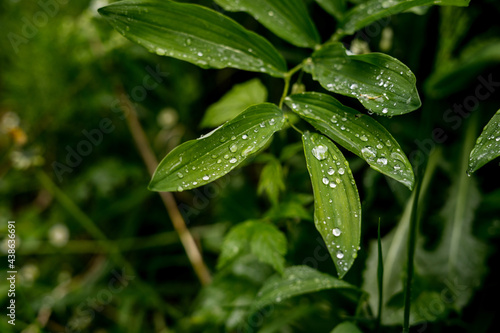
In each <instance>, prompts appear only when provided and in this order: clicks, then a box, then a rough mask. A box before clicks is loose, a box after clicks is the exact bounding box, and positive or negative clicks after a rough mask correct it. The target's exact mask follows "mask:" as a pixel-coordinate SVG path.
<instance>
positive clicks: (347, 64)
mask: <svg viewBox="0 0 500 333" xmlns="http://www.w3.org/2000/svg"><path fill="white" fill-rule="evenodd" d="M304 69H305V71H307V72H309V73H312V75H313V78H314V79H315V80H317V81H319V83H320V84H321V85H322V86H323V88H325V89H326V90H328V91H331V92H335V93H338V94H342V95H345V96H350V97H354V98H356V99H358V100H359V101H360V102H361V104H363V106H364V107H366V108H367V109H368V110H370V111H373V112H375V113H378V114H381V115H385V116H395V115H401V114H405V113H408V112H411V111H414V110H416V109H418V108H419V107H420V105H421V102H420V97H419V96H418V92H417V88H416V86H415V83H416V79H415V75H413V73H412V72H411V70H410V69H409V68H408V67H406V66H405V65H404V64H403V63H402V62H400V61H399V60H397V59H395V58H393V57H391V56H388V55H386V54H383V53H369V54H362V55H349V54H348V52H347V51H346V49H345V48H344V46H343V45H342V44H341V43H331V44H327V45H325V46H324V47H323V48H321V49H320V50H318V51H316V52H314V53H313V55H312V60H311V61H310V62H308V63H307V64H306V66H305V67H304Z"/></svg>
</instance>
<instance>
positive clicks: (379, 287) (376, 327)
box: [375, 218, 384, 332]
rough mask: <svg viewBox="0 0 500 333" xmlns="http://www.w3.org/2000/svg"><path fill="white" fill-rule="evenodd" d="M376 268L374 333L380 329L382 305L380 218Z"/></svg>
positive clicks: (382, 268)
mask: <svg viewBox="0 0 500 333" xmlns="http://www.w3.org/2000/svg"><path fill="white" fill-rule="evenodd" d="M377 244H378V267H377V283H378V314H377V322H376V325H375V332H378V331H379V329H380V322H381V321H382V305H383V304H384V303H383V295H384V258H383V256H382V237H381V235H380V218H379V219H378V239H377Z"/></svg>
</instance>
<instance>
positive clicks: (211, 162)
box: [149, 103, 284, 192]
mask: <svg viewBox="0 0 500 333" xmlns="http://www.w3.org/2000/svg"><path fill="white" fill-rule="evenodd" d="M283 123H284V117H283V113H282V112H281V110H280V109H278V107H277V106H276V105H274V104H270V103H264V104H257V105H253V106H251V107H249V108H248V109H246V110H245V111H244V112H242V113H241V114H240V115H238V116H237V117H236V118H234V119H233V120H231V121H230V122H227V123H225V124H224V125H222V126H221V127H219V128H217V129H215V130H213V131H212V132H210V133H208V134H206V135H204V136H202V137H200V138H199V139H197V140H191V141H188V142H185V143H183V144H181V145H180V146H178V147H176V148H175V149H174V150H172V151H171V152H170V153H169V154H168V155H167V156H166V157H165V158H164V159H163V161H161V162H160V165H158V168H157V169H156V171H155V173H154V175H153V179H152V180H151V183H150V184H149V189H150V190H152V191H164V192H169V191H182V190H187V189H192V188H196V187H199V186H202V185H205V184H208V183H210V182H212V181H214V180H215V179H217V178H220V177H222V176H224V175H225V174H227V173H228V172H230V171H231V170H233V169H234V168H236V166H238V165H239V164H240V163H241V162H243V160H244V159H245V158H246V157H247V156H248V155H250V154H252V153H255V152H256V151H258V150H259V149H260V148H262V147H263V146H264V145H265V144H266V142H267V141H268V140H269V139H270V138H271V136H272V135H273V133H274V132H276V131H278V130H280V129H281V127H282V126H283Z"/></svg>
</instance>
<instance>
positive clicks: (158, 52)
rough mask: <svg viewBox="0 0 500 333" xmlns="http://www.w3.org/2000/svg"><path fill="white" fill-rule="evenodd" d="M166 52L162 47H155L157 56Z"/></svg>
mask: <svg viewBox="0 0 500 333" xmlns="http://www.w3.org/2000/svg"><path fill="white" fill-rule="evenodd" d="M166 53H167V52H166V51H165V50H164V49H161V48H157V49H156V54H157V55H159V56H164V55H165V54H166Z"/></svg>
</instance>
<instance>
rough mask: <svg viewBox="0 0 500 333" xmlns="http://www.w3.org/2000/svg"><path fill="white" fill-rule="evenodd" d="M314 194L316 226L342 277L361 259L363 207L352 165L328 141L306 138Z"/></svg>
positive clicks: (317, 136)
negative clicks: (355, 260) (359, 254)
mask: <svg viewBox="0 0 500 333" xmlns="http://www.w3.org/2000/svg"><path fill="white" fill-rule="evenodd" d="M302 141H303V143H304V153H305V155H306V162H307V169H308V170H309V175H310V176H311V182H312V187H313V192H314V224H315V225H316V229H318V231H319V233H320V234H321V236H322V237H323V240H324V241H325V244H326V246H327V248H328V251H329V252H330V255H331V257H332V259H333V262H334V263H335V267H336V268H337V273H338V275H339V277H340V278H342V277H343V276H344V275H345V274H346V273H347V271H348V270H349V268H351V266H352V264H353V263H354V259H355V258H356V257H357V256H358V255H357V251H358V250H359V243H360V234H361V204H360V202H359V195H358V189H357V188H356V184H355V182H354V178H353V176H352V173H351V169H350V168H349V164H348V163H347V161H346V159H345V158H344V156H343V155H342V153H341V152H340V150H339V149H338V148H337V147H336V146H335V144H334V143H333V142H331V141H330V140H329V139H328V138H326V137H324V136H322V135H320V134H317V133H309V132H306V133H304V135H303V136H302Z"/></svg>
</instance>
